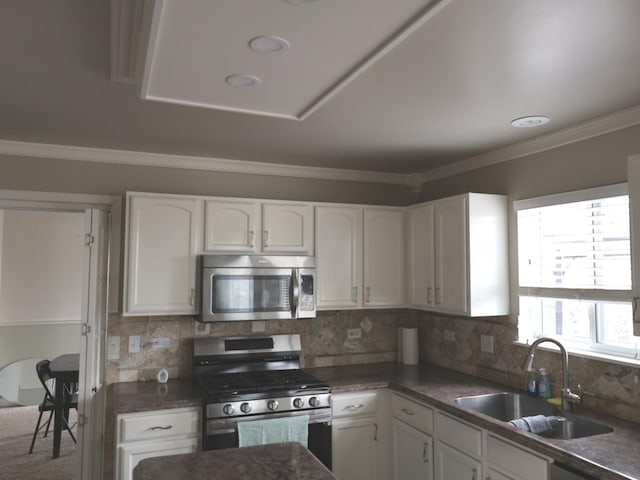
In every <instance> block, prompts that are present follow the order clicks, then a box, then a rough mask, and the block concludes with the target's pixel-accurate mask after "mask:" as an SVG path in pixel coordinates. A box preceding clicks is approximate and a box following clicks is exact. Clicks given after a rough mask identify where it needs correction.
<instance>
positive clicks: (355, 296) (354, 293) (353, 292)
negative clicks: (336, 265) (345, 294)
mask: <svg viewBox="0 0 640 480" xmlns="http://www.w3.org/2000/svg"><path fill="white" fill-rule="evenodd" d="M351 300H352V301H353V302H357V301H358V287H353V288H352V289H351Z"/></svg>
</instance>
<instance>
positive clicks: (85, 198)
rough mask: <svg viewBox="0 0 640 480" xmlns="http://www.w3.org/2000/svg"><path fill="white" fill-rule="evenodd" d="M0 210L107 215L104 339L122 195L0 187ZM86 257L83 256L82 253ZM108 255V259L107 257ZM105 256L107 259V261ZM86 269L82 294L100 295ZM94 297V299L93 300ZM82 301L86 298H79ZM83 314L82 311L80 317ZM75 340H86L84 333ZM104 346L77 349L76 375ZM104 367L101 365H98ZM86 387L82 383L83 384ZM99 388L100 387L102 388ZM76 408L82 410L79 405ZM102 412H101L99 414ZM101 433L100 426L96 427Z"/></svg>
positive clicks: (87, 448)
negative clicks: (103, 213)
mask: <svg viewBox="0 0 640 480" xmlns="http://www.w3.org/2000/svg"><path fill="white" fill-rule="evenodd" d="M0 210H34V211H54V212H55V211H66V212H78V213H83V214H84V215H85V217H86V216H87V215H91V211H92V210H98V211H101V212H105V213H106V214H107V215H110V216H111V222H110V226H111V228H110V231H109V241H108V244H109V248H107V249H106V251H105V252H106V253H105V254H106V256H107V258H106V259H103V260H104V261H106V262H108V265H109V266H108V269H109V270H108V276H109V281H108V283H109V287H108V288H107V289H104V291H108V292H109V293H108V294H107V295H108V299H106V302H107V303H108V309H107V310H108V311H107V312H105V315H104V318H103V319H101V320H100V321H103V322H104V324H101V325H95V327H96V328H98V329H101V330H102V332H104V335H103V339H106V330H107V326H108V325H107V322H108V318H107V317H108V313H111V312H118V311H119V307H120V301H119V295H118V294H119V283H120V251H121V231H122V197H120V196H114V195H89V194H73V193H59V192H34V191H22V190H0ZM85 256H86V255H85ZM109 257H110V258H109ZM109 259H110V260H111V261H109ZM88 269H89V262H87V261H85V262H84V263H83V270H88ZM89 273H90V272H88V271H83V272H82V274H83V279H85V280H84V281H83V289H88V288H91V291H88V290H86V291H85V290H83V296H85V295H87V294H88V295H89V296H94V297H95V296H96V295H100V294H102V295H104V293H103V292H100V289H98V288H97V287H96V285H95V284H90V286H89V285H86V284H85V283H86V281H87V280H86V279H88V278H89ZM94 300H95V299H94ZM83 302H86V299H84V298H83ZM84 316H85V314H84V312H83V317H84ZM81 321H82V319H81ZM78 340H79V341H84V340H86V339H85V338H84V333H83V334H82V336H81V338H79V339H78ZM105 348H106V345H103V346H102V349H95V348H81V349H80V351H81V354H80V371H79V378H81V379H84V378H86V373H87V366H88V365H95V363H96V362H99V361H104V360H103V358H102V352H101V351H97V350H102V351H104V349H105ZM102 367H103V368H104V365H102ZM85 387H86V386H85ZM102 390H103V389H102ZM99 394H100V395H101V396H100V398H103V397H104V392H99ZM102 408H104V402H102ZM80 410H83V409H82V408H80ZM78 413H79V417H78V418H79V422H80V421H81V420H83V416H84V412H83V411H79V412H78ZM102 414H103V415H104V413H102ZM97 428H98V429H99V430H100V433H101V432H102V429H101V428H100V426H97ZM83 437H84V441H81V442H80V443H79V444H78V448H79V451H78V455H77V456H76V469H75V476H76V478H78V479H79V478H82V472H87V471H91V469H92V468H94V466H93V465H92V462H93V461H97V460H94V456H93V455H92V451H91V448H92V443H91V442H92V439H91V438H89V436H83Z"/></svg>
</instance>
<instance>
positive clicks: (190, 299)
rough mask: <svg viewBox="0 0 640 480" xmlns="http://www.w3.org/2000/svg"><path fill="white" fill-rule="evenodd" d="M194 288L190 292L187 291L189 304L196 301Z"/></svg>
mask: <svg viewBox="0 0 640 480" xmlns="http://www.w3.org/2000/svg"><path fill="white" fill-rule="evenodd" d="M195 300H196V289H195V288H192V289H191V292H190V293H189V305H191V306H193V305H194V304H195V303H196V302H195Z"/></svg>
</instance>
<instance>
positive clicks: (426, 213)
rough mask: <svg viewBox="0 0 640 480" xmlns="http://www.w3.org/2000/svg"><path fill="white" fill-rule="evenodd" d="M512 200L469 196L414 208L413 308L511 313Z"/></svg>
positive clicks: (411, 218)
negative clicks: (509, 208)
mask: <svg viewBox="0 0 640 480" xmlns="http://www.w3.org/2000/svg"><path fill="white" fill-rule="evenodd" d="M507 222H508V219H507V199H506V197H505V196H502V195H489V194H477V193H469V194H465V195H458V196H455V197H449V198H445V199H442V200H436V201H433V202H430V203H426V204H421V205H417V206H413V207H410V208H409V214H408V221H407V236H408V240H407V245H408V250H409V251H408V256H407V261H408V272H409V275H408V281H409V303H410V306H413V307H417V308H423V309H427V310H433V311H439V312H445V313H453V314H462V315H469V316H491V315H507V314H508V313H509V273H508V246H507V240H508V233H507V225H508V223H507Z"/></svg>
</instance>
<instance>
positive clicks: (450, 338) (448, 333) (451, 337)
mask: <svg viewBox="0 0 640 480" xmlns="http://www.w3.org/2000/svg"><path fill="white" fill-rule="evenodd" d="M444 339H445V340H446V341H447V342H455V341H456V332H455V331H454V330H445V331H444Z"/></svg>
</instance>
